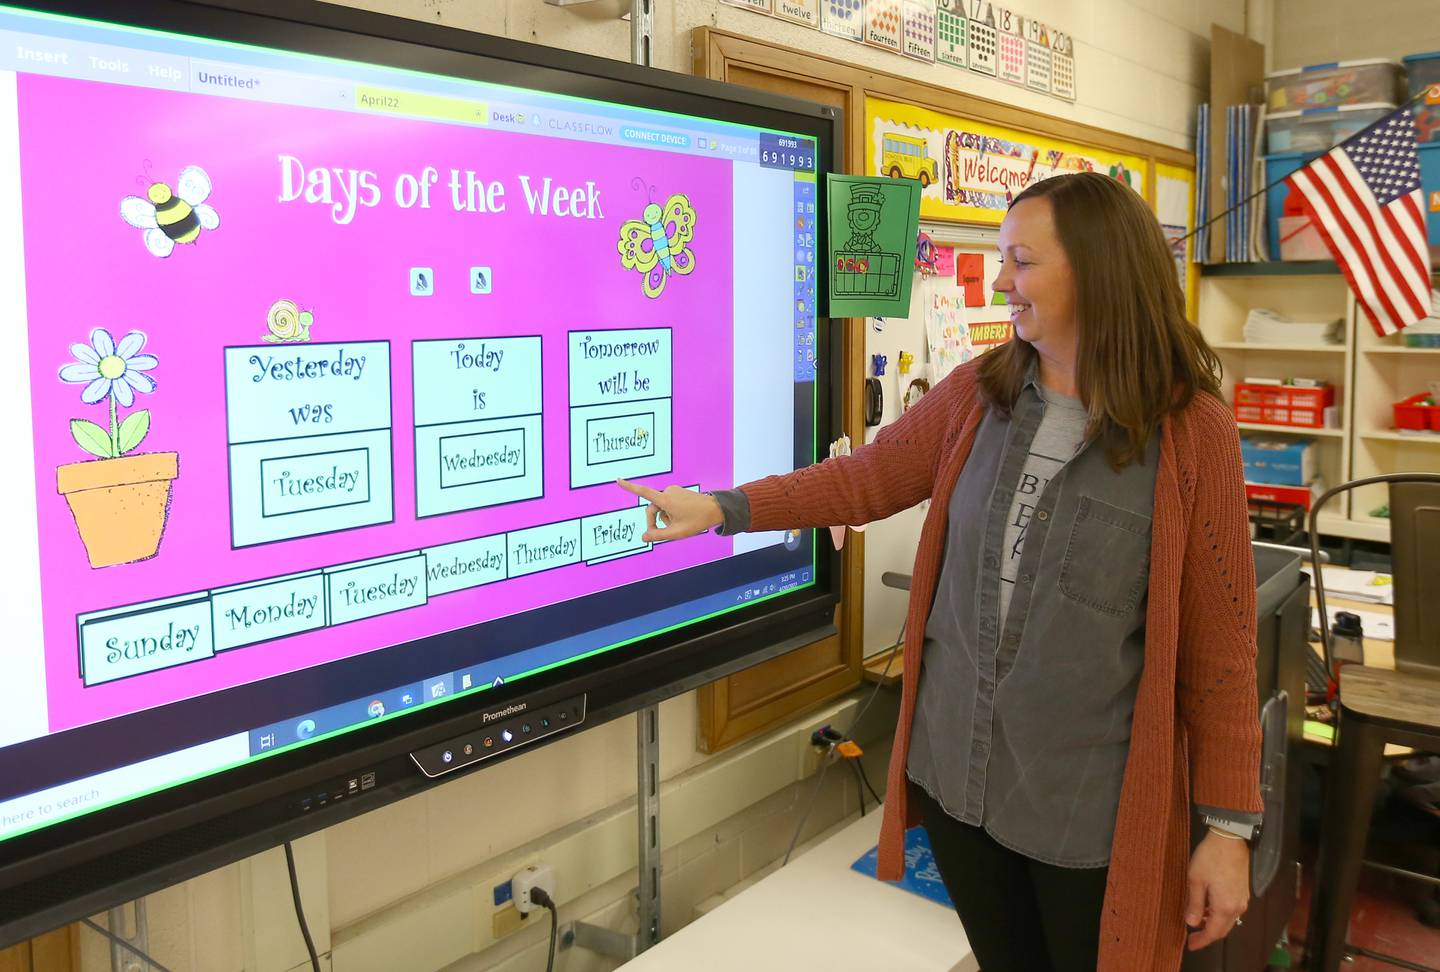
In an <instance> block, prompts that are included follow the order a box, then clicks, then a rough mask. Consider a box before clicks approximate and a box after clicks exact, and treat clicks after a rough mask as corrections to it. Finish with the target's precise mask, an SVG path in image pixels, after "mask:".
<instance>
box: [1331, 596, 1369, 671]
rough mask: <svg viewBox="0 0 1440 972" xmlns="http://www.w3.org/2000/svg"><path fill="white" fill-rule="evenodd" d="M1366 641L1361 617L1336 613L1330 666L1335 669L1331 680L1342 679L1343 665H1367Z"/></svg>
mask: <svg viewBox="0 0 1440 972" xmlns="http://www.w3.org/2000/svg"><path fill="white" fill-rule="evenodd" d="M1364 639H1365V635H1364V632H1363V631H1362V629H1361V627H1360V615H1358V614H1351V613H1350V612H1349V611H1336V612H1335V623H1334V624H1333V625H1331V626H1330V664H1331V665H1332V666H1333V668H1334V670H1333V671H1332V672H1331V673H1330V676H1331V678H1335V679H1338V678H1339V677H1340V675H1339V672H1340V666H1341V665H1349V664H1352V663H1353V664H1356V665H1363V664H1365V640H1364Z"/></svg>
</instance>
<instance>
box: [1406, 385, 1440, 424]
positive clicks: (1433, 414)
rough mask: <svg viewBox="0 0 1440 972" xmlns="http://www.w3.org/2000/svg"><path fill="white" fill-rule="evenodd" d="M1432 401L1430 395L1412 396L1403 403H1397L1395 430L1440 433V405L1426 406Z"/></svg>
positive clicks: (1423, 393) (1425, 393)
mask: <svg viewBox="0 0 1440 972" xmlns="http://www.w3.org/2000/svg"><path fill="white" fill-rule="evenodd" d="M1427 400H1433V399H1431V397H1430V395H1429V393H1427V392H1421V393H1420V394H1418V395H1411V396H1410V397H1409V398H1407V399H1405V400H1404V401H1403V402H1396V403H1395V428H1397V429H1411V430H1413V431H1421V430H1424V429H1429V430H1430V431H1432V432H1440V405H1426V404H1424V403H1425V402H1426V401H1427Z"/></svg>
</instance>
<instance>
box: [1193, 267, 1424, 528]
mask: <svg viewBox="0 0 1440 972" xmlns="http://www.w3.org/2000/svg"><path fill="white" fill-rule="evenodd" d="M1252 307H1268V308H1270V309H1271V310H1275V311H1279V312H1280V313H1282V314H1285V315H1286V316H1289V317H1293V318H1297V319H1300V320H1326V319H1333V318H1335V317H1343V320H1344V324H1343V333H1344V336H1345V340H1344V343H1343V344H1336V345H1318V346H1317V345H1307V344H1300V343H1287V344H1269V345H1265V344H1250V343H1247V342H1246V341H1244V340H1243V328H1244V324H1245V316H1246V314H1247V313H1249V310H1250V308H1252ZM1198 323H1199V325H1200V329H1201V331H1202V332H1204V334H1205V336H1206V338H1207V340H1209V342H1210V345H1211V347H1213V348H1215V350H1216V352H1217V353H1218V354H1219V355H1220V359H1221V363H1222V365H1223V366H1224V369H1225V379H1224V383H1223V386H1224V392H1225V396H1226V398H1227V400H1231V401H1233V391H1234V386H1235V381H1236V379H1237V378H1243V377H1245V376H1247V375H1248V376H1266V377H1282V376H1294V375H1300V374H1304V375H1308V376H1312V377H1317V378H1324V379H1326V380H1327V381H1329V382H1330V383H1331V384H1332V385H1334V386H1335V400H1336V404H1337V405H1339V406H1340V408H1339V411H1340V416H1341V423H1340V427H1339V428H1334V429H1299V428H1291V427H1288V426H1270V425H1260V424H1256V423H1248V422H1242V423H1240V428H1241V429H1242V430H1243V431H1245V432H1264V433H1267V434H1276V435H1283V436H1307V437H1310V438H1311V439H1313V441H1314V443H1315V446H1314V447H1315V448H1316V449H1317V450H1318V452H1317V459H1318V465H1319V469H1320V475H1321V476H1322V478H1323V479H1324V481H1325V485H1327V486H1335V485H1338V484H1339V483H1342V482H1345V481H1347V480H1350V479H1360V478H1363V477H1366V476H1376V475H1380V474H1382V473H1388V472H1402V471H1404V472H1410V471H1414V472H1440V432H1437V433H1432V434H1429V435H1422V434H1418V433H1415V434H1408V433H1401V432H1398V431H1396V430H1395V428H1394V413H1393V411H1392V409H1391V406H1392V405H1393V404H1394V403H1395V402H1398V401H1400V400H1402V399H1404V398H1406V397H1408V396H1410V395H1413V394H1415V393H1417V392H1420V391H1424V390H1425V388H1426V383H1427V382H1429V381H1435V380H1440V348H1409V347H1406V346H1405V344H1404V341H1403V337H1401V336H1398V335H1397V336H1392V337H1389V338H1381V337H1379V336H1378V335H1377V334H1376V333H1375V331H1374V329H1373V328H1372V327H1371V326H1370V321H1369V320H1368V319H1367V318H1365V317H1364V315H1363V314H1362V313H1360V312H1359V311H1358V309H1357V308H1356V306H1355V302H1354V300H1353V299H1352V298H1351V295H1350V293H1349V289H1348V287H1347V286H1346V284H1345V280H1344V278H1343V277H1341V275H1340V273H1339V271H1338V269H1337V268H1336V266H1335V264H1333V263H1328V262H1323V261H1320V262H1307V263H1254V264H1222V265H1218V266H1210V267H1204V268H1202V270H1201V275H1200V313H1199V321H1198ZM1384 503H1385V488H1384V487H1383V486H1376V487H1367V488H1364V489H1360V490H1356V491H1354V492H1352V493H1350V494H1348V505H1337V503H1336V502H1335V501H1332V502H1331V504H1330V505H1329V506H1328V507H1327V510H1328V512H1326V513H1324V514H1322V515H1321V517H1320V529H1321V532H1323V533H1326V534H1329V535H1331V536H1340V537H1349V538H1352V539H1357V540H1373V541H1378V542H1382V543H1388V542H1389V540H1390V521H1389V520H1388V519H1386V518H1383V517H1376V516H1371V512H1372V511H1373V510H1375V509H1377V508H1379V507H1380V506H1382V505H1383V504H1384Z"/></svg>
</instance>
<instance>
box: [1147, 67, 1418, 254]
mask: <svg viewBox="0 0 1440 972" xmlns="http://www.w3.org/2000/svg"><path fill="white" fill-rule="evenodd" d="M1429 87H1430V86H1427V87H1425V88H1422V89H1420V90H1419V91H1418V92H1416V93H1415V94H1413V95H1411V96H1410V97H1409V98H1406V99H1405V101H1404V102H1403V103H1401V104H1400V105H1399V106H1398V107H1397V108H1396V109H1395V110H1394V111H1392V112H1390V113H1389V114H1387V115H1386V116H1385V118H1381V119H1380V120H1379V121H1377V122H1375V123H1374V124H1371V125H1367V126H1366V127H1365V128H1364V129H1362V130H1361V131H1358V132H1356V133H1355V134H1354V135H1351V136H1350V138H1347V139H1345V141H1344V142H1340V143H1339V144H1338V145H1334V146H1332V147H1331V148H1328V149H1326V150H1325V151H1326V152H1333V151H1335V149H1337V148H1339V147H1340V146H1341V145H1344V144H1345V143H1346V142H1349V141H1352V140H1353V139H1357V138H1359V137H1360V136H1361V135H1364V134H1365V133H1366V132H1368V131H1369V130H1370V129H1372V128H1374V127H1375V126H1376V125H1380V124H1382V123H1383V122H1384V121H1385V119H1387V118H1390V117H1391V116H1393V115H1397V114H1399V113H1400V112H1402V111H1404V110H1405V109H1406V108H1409V107H1410V106H1412V105H1414V104H1415V103H1416V102H1418V101H1419V100H1420V99H1421V98H1423V97H1425V92H1426V91H1427V90H1429ZM1320 154H1321V155H1323V154H1325V153H1324V152H1322V153H1320ZM1312 163H1313V160H1312V162H1307V163H1305V165H1306V166H1308V165H1311V164H1312ZM1304 167H1305V166H1301V168H1304ZM1294 174H1295V173H1293V172H1292V173H1290V175H1286V176H1282V177H1280V178H1279V179H1276V180H1275V181H1274V182H1272V183H1270V184H1269V185H1267V186H1264V187H1262V188H1260V189H1257V190H1256V191H1255V192H1252V193H1251V194H1250V195H1248V196H1246V197H1245V198H1244V199H1242V200H1240V201H1239V202H1237V203H1236V204H1235V205H1233V206H1231V207H1230V208H1229V209H1226V210H1225V211H1224V212H1222V213H1219V214H1218V215H1216V216H1212V217H1211V218H1210V219H1207V220H1206V221H1205V222H1203V223H1201V224H1200V225H1199V226H1197V227H1195V228H1194V229H1193V230H1191V231H1190V232H1188V233H1186V234H1185V235H1184V236H1181V237H1177V238H1176V239H1175V240H1174V242H1175V243H1184V242H1185V241H1186V240H1188V239H1190V237H1192V236H1194V235H1195V234H1196V233H1198V232H1200V231H1201V230H1203V229H1208V228H1209V227H1211V226H1213V225H1214V224H1216V223H1218V222H1219V221H1220V220H1222V219H1224V218H1225V217H1226V216H1229V215H1230V214H1231V213H1233V212H1234V211H1235V210H1237V209H1239V208H1240V207H1241V206H1243V205H1245V204H1246V203H1248V202H1252V201H1254V200H1256V199H1259V198H1260V197H1261V196H1263V195H1265V194H1266V193H1267V192H1269V191H1270V190H1271V189H1274V188H1275V187H1276V186H1278V185H1281V184H1282V183H1284V182H1285V180H1286V179H1288V178H1290V176H1291V175H1294Z"/></svg>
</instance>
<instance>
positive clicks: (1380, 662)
mask: <svg viewBox="0 0 1440 972" xmlns="http://www.w3.org/2000/svg"><path fill="white" fill-rule="evenodd" d="M1306 569H1307V570H1310V571H1312V572H1313V571H1314V569H1315V568H1313V567H1310V566H1309V565H1306ZM1325 569H1326V570H1329V571H1348V570H1349V569H1350V568H1348V567H1339V566H1336V565H1335V564H1326V565H1325ZM1310 606H1311V607H1312V608H1313V607H1315V589H1314V586H1313V584H1312V586H1311V589H1310ZM1325 606H1326V607H1327V608H1329V609H1335V608H1339V609H1341V610H1344V611H1369V612H1370V613H1372V614H1385V615H1392V614H1394V611H1395V609H1394V608H1393V607H1391V606H1390V605H1389V604H1376V603H1374V602H1373V601H1354V600H1351V599H1350V598H1347V597H1343V596H1340V595H1338V594H1336V593H1335V592H1334V591H1333V590H1331V589H1330V588H1326V589H1325ZM1310 647H1311V648H1312V649H1314V651H1315V653H1316V654H1318V655H1320V656H1321V657H1324V654H1325V649H1324V648H1323V647H1322V646H1321V644H1320V642H1318V641H1312V642H1311V643H1310ZM1365 664H1366V665H1367V666H1368V667H1370V668H1383V669H1386V670H1394V668H1395V642H1393V641H1381V640H1379V639H1377V638H1366V639H1365ZM1305 741H1306V742H1308V743H1315V744H1317V745H1321V746H1333V745H1334V739H1333V738H1332V737H1331V736H1328V735H1322V734H1320V733H1317V732H1314V731H1312V730H1311V728H1310V725H1309V723H1308V722H1307V723H1306V726H1305ZM1413 752H1414V750H1413V749H1411V748H1410V747H1408V746H1398V745H1395V744H1394V743H1391V744H1389V745H1387V746H1386V747H1385V756H1386V757H1387V758H1390V757H1396V756H1408V755H1410V754H1411V753H1413Z"/></svg>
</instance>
